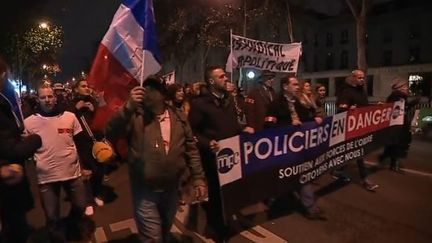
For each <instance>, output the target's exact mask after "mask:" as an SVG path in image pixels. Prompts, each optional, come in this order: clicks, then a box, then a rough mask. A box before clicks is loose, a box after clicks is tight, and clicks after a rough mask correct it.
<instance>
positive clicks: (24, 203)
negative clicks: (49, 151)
mask: <svg viewBox="0 0 432 243" xmlns="http://www.w3.org/2000/svg"><path fill="white" fill-rule="evenodd" d="M19 125H21V124H17V122H16V120H15V117H14V115H13V113H12V110H11V106H10V104H9V102H8V101H7V100H6V99H5V98H4V97H3V96H1V95H0V163H1V165H5V164H11V163H18V164H21V165H22V166H24V161H25V160H26V159H27V158H29V157H32V156H33V154H34V153H35V152H36V150H37V149H38V148H39V147H40V146H41V145H42V141H41V138H40V137H39V136H38V135H29V136H27V137H26V138H22V137H21V134H22V131H23V127H22V126H19ZM0 195H1V196H0V207H1V208H3V209H5V210H28V209H31V208H32V207H33V198H32V195H31V192H30V187H29V183H28V180H27V178H26V177H24V180H23V181H22V182H20V183H18V184H15V185H6V184H4V183H2V182H1V180H0Z"/></svg>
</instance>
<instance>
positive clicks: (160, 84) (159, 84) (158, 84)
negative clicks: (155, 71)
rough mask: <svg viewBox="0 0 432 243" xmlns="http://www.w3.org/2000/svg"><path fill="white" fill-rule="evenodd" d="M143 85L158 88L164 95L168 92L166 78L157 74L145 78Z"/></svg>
mask: <svg viewBox="0 0 432 243" xmlns="http://www.w3.org/2000/svg"><path fill="white" fill-rule="evenodd" d="M143 87H150V88H153V89H156V90H158V91H159V92H161V93H162V94H163V95H166V94H167V89H166V84H165V80H163V79H161V78H159V77H157V76H149V77H148V78H147V79H146V80H144V83H143Z"/></svg>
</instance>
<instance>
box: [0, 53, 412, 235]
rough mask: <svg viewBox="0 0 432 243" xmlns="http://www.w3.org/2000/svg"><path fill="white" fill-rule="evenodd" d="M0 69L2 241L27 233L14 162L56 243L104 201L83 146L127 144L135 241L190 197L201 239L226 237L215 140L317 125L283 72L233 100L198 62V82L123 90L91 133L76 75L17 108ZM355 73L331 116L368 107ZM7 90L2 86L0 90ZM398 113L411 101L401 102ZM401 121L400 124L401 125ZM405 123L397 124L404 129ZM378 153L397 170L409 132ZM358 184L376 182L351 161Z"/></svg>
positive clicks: (24, 197)
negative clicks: (196, 204) (64, 203)
mask: <svg viewBox="0 0 432 243" xmlns="http://www.w3.org/2000/svg"><path fill="white" fill-rule="evenodd" d="M7 74H8V66H7V64H6V63H5V62H4V61H3V60H1V59H0V75H1V76H0V91H1V93H0V94H1V96H0V112H1V114H0V141H1V146H0V151H1V153H0V166H1V167H0V168H1V170H0V171H1V174H0V175H1V177H0V193H1V197H0V198H1V200H0V216H1V225H2V233H1V237H2V240H3V241H2V242H26V239H27V237H28V235H29V234H30V227H29V226H28V224H27V221H26V217H25V215H26V212H27V211H28V210H30V209H31V208H32V207H33V200H32V195H31V193H30V190H29V183H28V181H27V178H26V175H25V173H24V172H25V169H23V167H24V166H25V161H26V159H28V158H30V157H33V159H34V161H35V162H36V171H35V174H36V177H37V184H38V188H39V194H40V198H41V202H42V207H43V211H44V214H45V217H46V226H47V229H48V231H49V236H50V238H51V240H53V241H54V242H62V241H66V240H67V236H68V233H67V231H68V230H69V229H70V227H71V226H70V225H73V224H78V225H79V224H82V222H83V220H85V219H89V218H91V216H92V215H93V214H94V213H95V212H94V206H103V205H104V195H103V190H102V189H101V188H102V185H103V178H104V175H105V166H104V164H102V163H99V162H98V161H97V158H95V154H94V151H93V145H94V143H95V141H101V140H104V139H105V138H106V139H108V140H111V141H114V140H117V139H118V138H120V137H125V138H127V140H128V146H129V147H128V153H127V157H126V161H127V163H128V165H129V175H130V182H131V188H132V190H131V194H132V195H131V196H132V202H133V208H134V217H135V221H136V224H137V228H138V232H139V235H140V237H141V239H142V240H143V242H148V241H151V242H169V241H170V240H171V238H170V234H169V230H170V228H171V226H172V224H173V220H174V216H175V213H176V210H177V207H178V205H179V204H180V205H184V204H186V203H187V200H188V199H187V196H186V195H185V194H186V193H187V189H185V188H186V187H190V188H192V190H191V191H192V197H193V199H192V200H195V201H206V200H208V202H205V203H203V205H204V208H205V209H206V212H207V219H208V229H209V230H208V231H207V233H208V236H209V237H211V238H213V239H214V240H216V241H217V242H222V241H224V240H226V239H227V238H228V237H229V235H230V227H229V225H230V224H231V223H232V222H230V220H228V224H225V223H224V220H223V218H222V215H223V213H222V205H221V198H220V191H219V180H218V174H217V163H216V152H217V151H218V150H219V143H218V141H219V140H221V139H225V138H229V137H232V136H235V135H239V134H241V133H255V132H257V131H260V130H262V129H265V128H268V127H275V126H286V125H294V126H296V125H300V124H302V123H304V122H315V123H317V124H320V123H322V121H323V119H324V118H325V116H327V115H328V113H327V110H326V109H325V106H324V103H325V96H326V87H325V86H323V85H319V84H318V85H316V86H315V87H313V86H312V84H311V83H310V82H308V81H304V80H299V79H298V78H297V77H295V76H284V77H282V78H281V79H280V83H279V84H280V92H279V94H277V93H276V92H275V90H274V89H273V86H274V82H275V77H276V75H275V74H274V73H272V72H268V71H263V72H262V73H261V76H260V77H259V78H260V85H259V87H257V88H255V89H253V90H251V92H249V94H243V93H242V92H241V90H240V89H239V88H238V87H236V86H235V85H234V84H233V83H232V82H231V81H230V80H229V79H228V77H227V75H226V73H225V71H224V69H223V68H222V67H220V66H209V67H208V68H207V69H206V71H205V75H204V77H205V78H204V82H200V81H196V82H194V83H192V84H187V85H181V84H172V85H170V86H168V87H166V86H165V84H164V83H163V81H161V80H160V79H159V78H157V77H156V76H151V77H149V78H147V79H146V80H145V81H144V83H143V86H142V87H140V86H137V87H135V88H133V89H132V90H131V91H130V97H129V100H128V101H126V103H125V105H124V106H123V107H121V108H120V109H119V110H118V111H117V112H116V113H115V114H114V115H113V116H112V117H111V118H109V120H108V123H107V127H106V130H105V131H98V130H95V129H92V127H91V123H92V119H93V117H94V114H95V112H96V110H97V109H98V99H99V97H98V96H97V95H96V94H95V93H94V92H93V91H92V89H91V88H90V87H89V85H88V83H87V81H86V80H79V81H77V82H76V83H74V84H73V86H72V89H71V90H69V91H68V90H67V89H65V87H64V86H63V85H62V84H60V83H56V84H54V85H50V84H49V83H44V84H42V85H40V86H39V87H38V88H37V92H36V93H35V94H25V95H23V96H22V97H21V101H22V106H21V107H20V104H19V102H18V101H17V99H16V96H15V95H14V92H13V88H12V87H11V85H10V83H9V82H8V81H7ZM364 77H365V74H364V72H363V71H361V70H354V71H352V73H351V74H350V75H349V76H348V77H347V79H346V84H345V85H344V86H343V87H342V88H341V89H340V90H339V91H338V93H337V101H336V105H337V109H338V111H339V112H342V111H346V110H348V109H355V108H357V107H362V106H366V105H368V104H369V102H368V100H367V95H366V93H365V90H364V87H363V86H364ZM407 85H408V84H407V82H406V80H402V79H397V80H395V83H394V84H393V85H392V89H393V92H392V94H391V95H390V96H389V98H388V101H397V100H400V99H405V100H406V98H407V95H408V92H407V87H408V86H407ZM11 89H12V90H11ZM406 105H407V108H410V107H412V106H413V103H407V104H406ZM405 122H406V124H405V125H406V126H409V125H408V120H406V121H405ZM406 126H405V127H406ZM403 137H404V139H401V141H398V142H397V143H395V144H390V145H388V146H387V147H386V148H385V151H384V154H383V155H382V156H381V157H380V159H381V160H384V159H385V158H387V157H390V159H391V168H392V169H393V170H394V171H398V172H399V171H400V162H399V161H400V159H401V158H403V157H404V156H406V151H407V149H408V147H409V143H410V141H411V140H410V134H409V131H407V130H406V129H405V130H404V134H403ZM357 164H358V167H359V173H360V177H361V179H362V182H363V186H364V188H365V189H366V190H368V191H374V190H376V189H377V188H378V185H377V184H375V183H373V182H372V181H371V180H370V179H369V177H368V174H367V168H366V167H365V165H364V160H363V158H362V159H359V160H357ZM332 176H333V177H334V178H335V179H338V180H342V181H345V182H349V181H350V178H349V177H348V176H347V175H346V174H345V173H344V170H343V168H339V169H338V170H335V171H333V172H332ZM62 188H63V190H64V191H65V192H66V194H67V196H68V199H69V201H70V203H71V205H72V207H71V212H70V215H69V218H70V220H71V221H72V222H73V223H72V224H67V225H64V224H62V221H61V220H60V214H59V207H60V201H61V200H60V198H59V196H60V190H61V189H62ZM295 193H296V195H297V196H298V200H299V202H300V203H301V205H302V206H303V207H304V208H303V209H304V210H303V213H304V216H305V217H307V218H308V219H311V220H315V219H324V218H325V217H324V213H323V211H322V210H321V209H320V208H319V207H318V206H317V202H316V200H315V197H314V191H313V188H312V186H311V184H310V183H309V184H305V185H301V186H299V187H298V188H296V190H295Z"/></svg>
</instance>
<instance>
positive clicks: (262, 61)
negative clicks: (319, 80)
mask: <svg viewBox="0 0 432 243" xmlns="http://www.w3.org/2000/svg"><path fill="white" fill-rule="evenodd" d="M231 43H232V47H231V53H230V55H229V57H228V60H227V66H226V69H227V71H228V72H232V68H242V67H249V68H256V69H260V70H269V71H272V72H282V73H297V68H298V63H299V59H300V55H301V43H300V42H299V43H291V44H279V43H272V42H266V41H259V40H253V39H249V38H245V37H242V36H238V35H231Z"/></svg>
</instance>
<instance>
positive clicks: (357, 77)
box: [332, 69, 378, 191]
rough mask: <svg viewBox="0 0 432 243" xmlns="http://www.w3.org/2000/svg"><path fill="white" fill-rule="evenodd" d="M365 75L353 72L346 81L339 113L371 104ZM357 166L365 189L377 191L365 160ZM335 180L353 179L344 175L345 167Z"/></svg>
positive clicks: (338, 101) (340, 92)
mask: <svg viewBox="0 0 432 243" xmlns="http://www.w3.org/2000/svg"><path fill="white" fill-rule="evenodd" d="M364 84H365V73H364V72H363V71H362V70H358V69H356V70H353V71H352V72H351V74H350V75H349V76H348V77H347V78H346V79H345V85H343V86H342V87H341V88H340V89H339V90H338V92H337V94H336V106H337V109H338V113H340V112H344V111H347V110H349V109H355V108H357V107H363V106H367V105H368V104H369V101H368V96H367V93H366V92H365V90H364ZM357 166H358V169H359V173H360V178H361V179H362V185H363V187H364V188H365V189H366V190H368V191H375V190H376V189H377V188H378V185H377V184H375V183H373V182H371V181H370V180H369V179H368V174H367V170H366V166H365V164H364V159H363V158H360V159H358V160H357ZM332 175H333V178H334V179H337V180H342V181H344V182H350V181H351V179H350V178H349V177H348V176H347V175H346V174H345V173H344V167H341V168H340V169H337V170H335V171H333V173H332Z"/></svg>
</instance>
